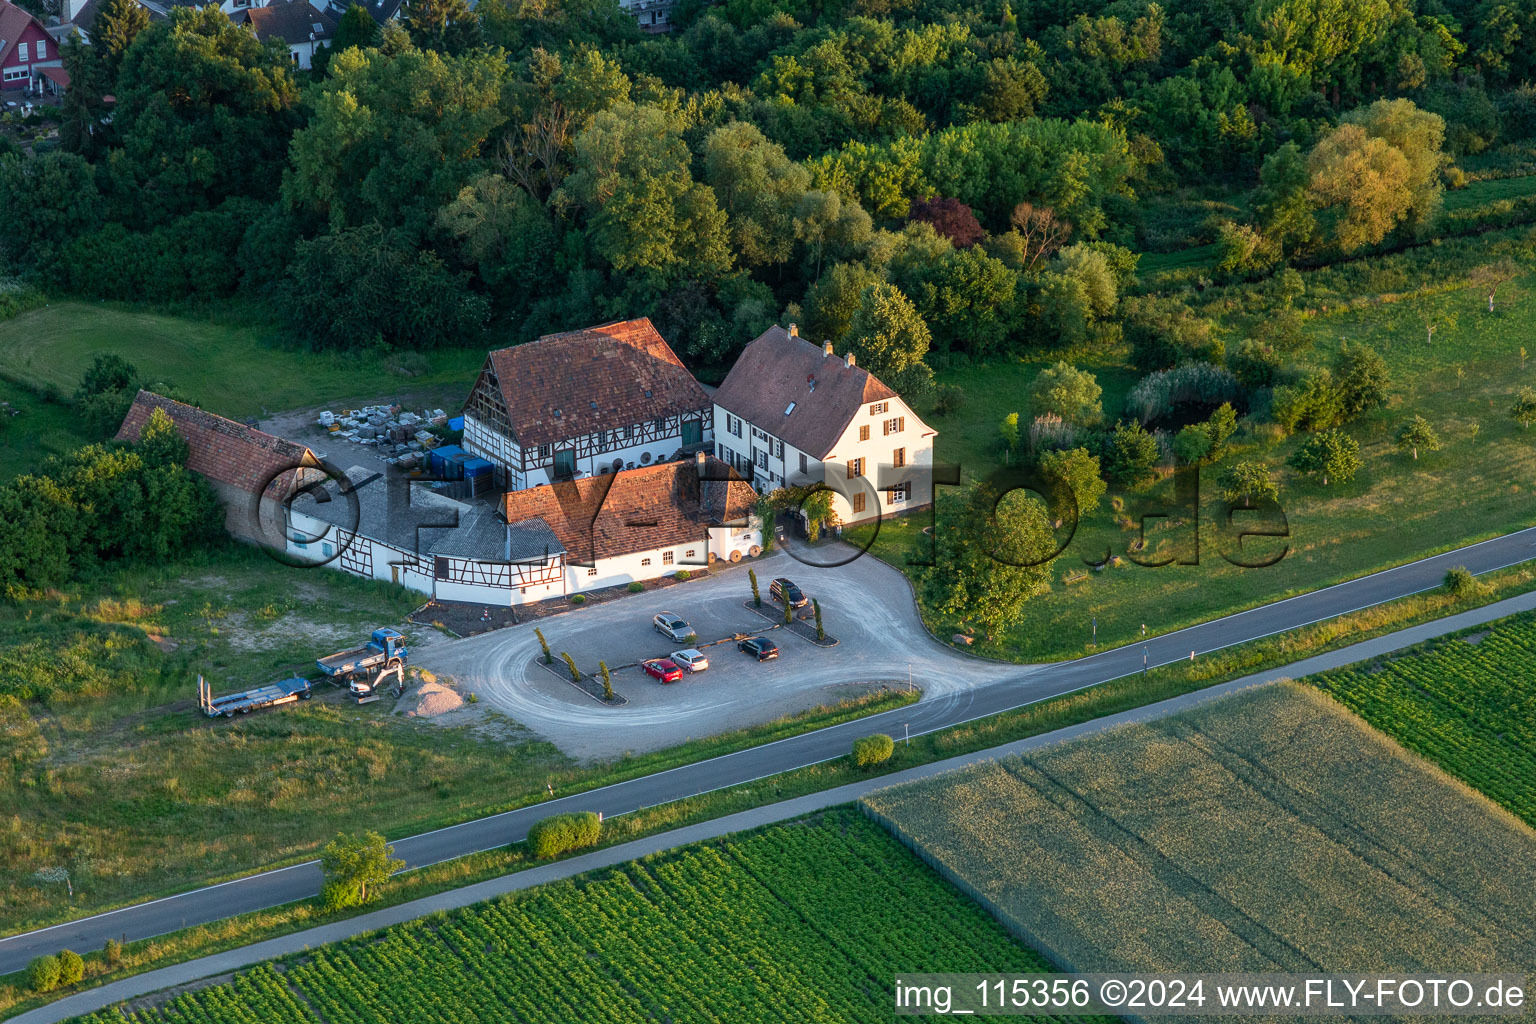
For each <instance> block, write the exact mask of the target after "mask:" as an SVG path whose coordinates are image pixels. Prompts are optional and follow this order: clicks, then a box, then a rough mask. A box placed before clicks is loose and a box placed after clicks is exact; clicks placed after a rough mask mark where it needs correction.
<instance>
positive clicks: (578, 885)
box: [83, 809, 1046, 1024]
mask: <svg viewBox="0 0 1536 1024" xmlns="http://www.w3.org/2000/svg"><path fill="white" fill-rule="evenodd" d="M1044 969H1046V965H1045V963H1044V961H1042V960H1041V959H1040V957H1039V956H1038V955H1037V954H1035V953H1034V952H1033V951H1031V950H1029V949H1028V948H1027V947H1025V946H1023V945H1020V944H1019V943H1017V942H1015V941H1014V940H1013V939H1011V938H1010V937H1009V936H1008V934H1007V933H1006V932H1005V931H1004V930H1003V929H1002V927H1001V926H999V925H998V923H997V922H996V921H994V920H993V919H992V918H991V917H990V916H989V915H988V914H987V913H986V912H985V911H984V910H982V909H981V908H980V907H978V906H976V905H975V904H973V903H971V902H970V901H969V900H967V899H966V898H965V897H964V896H962V895H960V894H959V893H957V892H956V891H955V890H954V889H953V888H951V887H950V886H949V885H948V884H946V883H945V882H944V881H943V879H941V878H940V877H939V876H938V875H936V874H935V873H934V872H932V871H931V870H929V869H928V868H927V867H926V866H924V865H923V864H922V862H921V861H919V860H918V859H917V858H915V857H913V856H912V854H911V853H909V852H908V851H907V850H905V849H904V848H902V846H901V845H900V844H899V843H897V842H895V841H894V840H893V839H891V837H890V836H889V835H888V834H886V833H885V832H884V830H882V829H881V828H879V827H878V826H876V825H874V824H873V823H871V822H870V821H868V820H867V819H865V818H864V817H863V816H861V815H859V814H858V813H857V812H855V811H853V810H851V809H841V810H835V811H832V812H829V813H827V814H825V815H823V816H821V817H820V818H819V819H816V820H808V821H799V822H792V823H788V824H785V825H780V826H774V827H772V828H769V829H765V830H763V831H760V832H755V833H748V834H744V835H740V836H733V837H729V838H727V839H724V840H719V841H716V842H710V843H706V844H700V845H698V846H693V847H689V848H686V849H683V850H680V851H677V852H673V853H666V854H660V855H657V856H655V857H651V858H647V859H645V860H642V861H635V862H632V863H630V864H627V865H624V866H622V867H619V868H615V869H611V870H607V871H603V872H600V873H596V874H593V875H589V876H585V877H582V878H577V879H573V880H570V881H565V882H559V883H555V884H552V885H547V886H543V887H541V888H539V889H535V890H531V891H529V892H526V893H521V894H518V895H515V896H511V897H508V898H505V899H502V900H497V901H494V902H491V903H485V904H480V905H478V906H475V907H470V908H468V909H465V910H462V911H458V912H455V913H452V914H449V915H444V916H438V917H434V918H429V919H426V920H424V921H421V922H415V923H412V924H409V925H402V926H399V927H395V928H390V929H387V930H385V931H383V932H380V933H377V934H375V935H372V936H368V937H365V938H363V939H361V940H358V941H352V942H344V943H338V944H336V945H333V946H327V947H322V948H320V949H317V950H314V951H312V952H310V953H307V954H305V955H304V956H303V957H301V958H298V959H297V960H294V961H292V962H283V963H278V964H276V965H269V966H263V967H261V968H259V969H257V970H254V971H251V972H249V973H247V974H245V975H243V976H241V977H239V978H237V979H235V981H234V982H232V983H230V984H225V985H218V986H214V987H211V988H206V989H203V990H201V991H198V992H194V993H189V994H183V995H180V996H178V997H176V998H175V999H173V1000H172V1001H170V1002H169V1003H167V1004H166V1005H164V1006H161V1007H158V1008H154V1009H149V1010H143V1011H140V1012H137V1013H134V1014H132V1015H130V1016H129V1017H128V1018H127V1019H129V1020H132V1021H138V1022H145V1024H151V1022H153V1024H182V1022H186V1024H193V1022H197V1024H225V1022H231V1024H234V1022H241V1024H243V1022H246V1021H261V1022H262V1024H286V1022H321V1021H329V1022H331V1024H347V1022H372V1021H383V1020H396V1021H405V1020H416V1021H420V1020H440V1021H453V1022H455V1024H473V1022H477V1021H498V1022H499V1021H506V1020H509V1019H516V1020H519V1021H526V1022H537V1021H551V1022H559V1024H579V1022H582V1021H594V1022H598V1021H600V1022H603V1024H617V1022H622V1021H636V1022H647V1024H649V1022H654V1021H658V1020H670V1021H676V1022H679V1024H681V1022H685V1021H728V1022H736V1021H749V1020H750V1021H760V1020H769V1019H772V1020H780V1021H837V1022H844V1021H861V1020H882V1019H885V1018H886V1017H888V1016H889V1015H890V1013H891V1009H890V1005H891V1003H890V1001H891V986H892V982H893V979H894V978H895V976H896V975H897V973H898V972H901V971H908V970H935V971H937V970H946V971H949V970H952V971H981V970H1007V971H1020V972H1027V971H1039V970H1044ZM83 1019H84V1020H85V1021H89V1022H92V1024H105V1022H109V1021H110V1022H118V1024H120V1022H121V1021H122V1020H123V1019H124V1018H123V1017H122V1015H121V1014H120V1013H118V1012H116V1011H113V1012H106V1013H99V1014H95V1015H93V1016H91V1017H87V1018H83Z"/></svg>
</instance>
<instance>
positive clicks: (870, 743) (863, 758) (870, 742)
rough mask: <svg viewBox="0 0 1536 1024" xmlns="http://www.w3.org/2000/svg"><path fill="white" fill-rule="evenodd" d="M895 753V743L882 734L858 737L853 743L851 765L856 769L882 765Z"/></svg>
mask: <svg viewBox="0 0 1536 1024" xmlns="http://www.w3.org/2000/svg"><path fill="white" fill-rule="evenodd" d="M895 752H896V741H895V740H893V739H891V738H890V737H889V736H887V735H886V734H885V733H883V732H877V733H875V734H874V735H873V736H860V737H859V738H858V739H856V740H854V741H853V763H854V765H855V767H858V768H869V767H872V766H874V765H877V764H884V763H885V762H887V761H889V760H890V759H891V755H892V754H893V753H895Z"/></svg>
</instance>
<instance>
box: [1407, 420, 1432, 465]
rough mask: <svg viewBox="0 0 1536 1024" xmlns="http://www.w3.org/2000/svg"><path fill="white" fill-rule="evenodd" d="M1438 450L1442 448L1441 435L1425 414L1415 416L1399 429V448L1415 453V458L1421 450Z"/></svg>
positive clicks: (1415, 458) (1416, 458)
mask: <svg viewBox="0 0 1536 1024" xmlns="http://www.w3.org/2000/svg"><path fill="white" fill-rule="evenodd" d="M1420 449H1423V450H1424V451H1426V452H1437V451H1439V450H1440V435H1439V434H1436V433H1435V428H1434V427H1432V426H1430V425H1429V420H1426V419H1425V418H1424V417H1423V416H1415V417H1414V418H1413V419H1411V420H1409V421H1408V422H1407V423H1404V424H1403V425H1402V426H1401V427H1400V428H1398V431H1397V450H1398V451H1400V452H1411V453H1413V457H1414V460H1415V461H1417V460H1418V457H1419V450H1420Z"/></svg>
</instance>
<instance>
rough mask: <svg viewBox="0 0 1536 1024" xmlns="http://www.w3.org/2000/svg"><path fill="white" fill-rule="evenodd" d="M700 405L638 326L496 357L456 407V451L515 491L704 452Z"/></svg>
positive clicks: (554, 340) (670, 359)
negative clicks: (460, 426) (459, 442)
mask: <svg viewBox="0 0 1536 1024" xmlns="http://www.w3.org/2000/svg"><path fill="white" fill-rule="evenodd" d="M711 434H712V410H711V406H710V402H709V397H708V396H707V395H705V393H704V389H703V388H702V387H700V386H699V382H698V381H696V380H694V379H693V374H691V373H689V372H688V370H687V369H686V368H685V367H684V366H683V364H682V361H681V360H679V359H678V358H677V354H676V353H675V352H673V351H672V349H671V347H670V346H668V345H667V343H666V341H665V340H663V339H662V337H661V335H660V334H658V333H657V332H656V328H655V327H653V326H651V322H650V321H649V320H647V319H640V320H625V321H621V322H617V323H611V324H603V325H601V326H598V327H588V328H586V329H585V330H579V331H567V332H565V333H563V334H550V335H546V336H545V337H542V338H540V339H538V340H537V341H531V342H527V343H526V344H522V345H517V346H514V347H512V348H504V349H498V350H497V351H495V352H492V353H491V354H490V355H489V356H488V357H487V358H486V360H485V366H484V368H482V369H481V371H480V376H479V377H478V378H477V379H476V381H475V386H474V389H473V390H472V391H471V392H470V396H469V401H468V402H467V403H465V406H464V442H463V445H464V449H465V450H466V451H468V452H470V453H471V454H473V455H477V456H479V457H480V458H482V459H486V460H487V461H489V462H492V463H494V464H495V465H496V467H497V482H498V483H499V484H500V485H501V486H502V487H503V488H504V489H506V490H509V491H520V490H524V489H526V488H529V487H537V486H539V485H540V484H549V483H553V482H556V481H566V480H581V479H585V478H588V477H592V476H597V475H599V474H602V473H612V472H616V471H618V470H621V469H635V468H637V467H640V466H648V465H651V464H652V463H654V462H658V461H662V460H667V459H674V458H678V457H680V456H682V455H686V454H691V453H692V452H694V451H697V450H700V449H703V450H706V451H707V450H708V449H709V443H710V440H711Z"/></svg>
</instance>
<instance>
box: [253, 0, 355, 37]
mask: <svg viewBox="0 0 1536 1024" xmlns="http://www.w3.org/2000/svg"><path fill="white" fill-rule="evenodd" d="M231 19H232V20H234V21H235V22H236V23H237V24H240V23H245V24H249V25H250V26H251V28H252V29H254V30H255V32H256V38H257V39H260V40H261V41H262V42H266V41H267V40H268V39H281V40H282V41H283V42H285V43H288V44H290V45H291V44H294V43H307V42H309V41H310V39H311V38H313V39H315V40H319V41H324V40H326V39H329V38H331V36H333V35H335V34H336V19H334V18H332V17H331V16H330V14H328V13H326V12H325V11H317V10H315V9H314V8H313V7H311V6H310V4H309V0H272V3H270V4H268V5H267V6H266V7H251V8H247V9H246V10H244V11H236V12H235V13H234V14H233V15H231Z"/></svg>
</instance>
